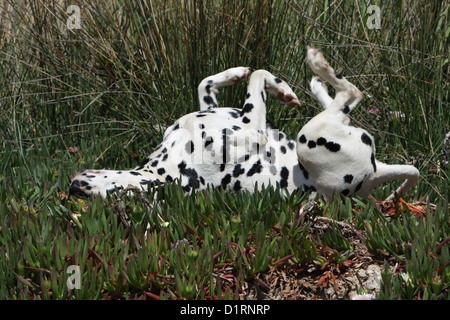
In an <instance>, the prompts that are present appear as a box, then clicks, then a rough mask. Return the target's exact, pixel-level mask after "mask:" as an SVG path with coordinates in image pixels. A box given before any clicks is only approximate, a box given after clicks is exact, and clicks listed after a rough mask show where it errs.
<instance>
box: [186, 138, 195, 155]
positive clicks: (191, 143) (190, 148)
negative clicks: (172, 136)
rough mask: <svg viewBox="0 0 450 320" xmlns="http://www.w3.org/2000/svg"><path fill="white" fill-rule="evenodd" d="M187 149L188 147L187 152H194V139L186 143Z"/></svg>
mask: <svg viewBox="0 0 450 320" xmlns="http://www.w3.org/2000/svg"><path fill="white" fill-rule="evenodd" d="M185 149H186V152H187V153H192V152H194V142H193V141H189V142H187V143H186V145H185Z"/></svg>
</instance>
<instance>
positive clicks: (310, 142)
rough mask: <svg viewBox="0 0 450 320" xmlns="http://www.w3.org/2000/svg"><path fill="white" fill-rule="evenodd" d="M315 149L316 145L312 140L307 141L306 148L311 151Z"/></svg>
mask: <svg viewBox="0 0 450 320" xmlns="http://www.w3.org/2000/svg"><path fill="white" fill-rule="evenodd" d="M315 147H316V143H315V142H314V141H312V140H309V141H308V148H310V149H313V148H315Z"/></svg>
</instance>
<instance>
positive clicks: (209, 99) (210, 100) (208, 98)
mask: <svg viewBox="0 0 450 320" xmlns="http://www.w3.org/2000/svg"><path fill="white" fill-rule="evenodd" d="M203 101H205V103H206V104H207V105H209V106H211V107H213V108H216V107H217V103H215V102H214V99H213V98H212V97H211V96H204V97H203Z"/></svg>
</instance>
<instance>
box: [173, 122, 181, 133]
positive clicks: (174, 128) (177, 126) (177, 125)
mask: <svg viewBox="0 0 450 320" xmlns="http://www.w3.org/2000/svg"><path fill="white" fill-rule="evenodd" d="M178 129H180V124H179V123H177V124H176V125H175V127H173V130H174V131H175V130H178Z"/></svg>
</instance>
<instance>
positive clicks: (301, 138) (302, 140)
mask: <svg viewBox="0 0 450 320" xmlns="http://www.w3.org/2000/svg"><path fill="white" fill-rule="evenodd" d="M306 141H307V140H306V137H305V135H304V134H302V135H301V136H300V137H299V138H298V142H300V143H306Z"/></svg>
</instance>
